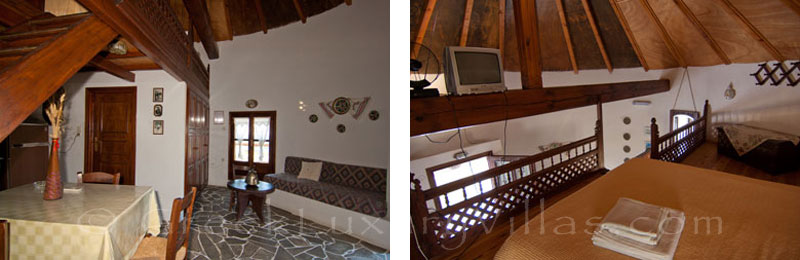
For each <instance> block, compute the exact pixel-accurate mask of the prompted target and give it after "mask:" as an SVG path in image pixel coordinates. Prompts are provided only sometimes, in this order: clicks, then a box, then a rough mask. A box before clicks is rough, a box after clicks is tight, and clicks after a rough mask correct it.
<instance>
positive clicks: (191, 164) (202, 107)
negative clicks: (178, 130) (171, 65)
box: [184, 89, 210, 191]
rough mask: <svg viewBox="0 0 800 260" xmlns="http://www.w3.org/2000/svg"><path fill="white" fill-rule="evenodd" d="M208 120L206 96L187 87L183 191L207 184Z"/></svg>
mask: <svg viewBox="0 0 800 260" xmlns="http://www.w3.org/2000/svg"><path fill="white" fill-rule="evenodd" d="M209 120H210V118H209V106H208V97H207V96H205V95H204V94H202V93H199V92H196V91H192V89H187V90H186V160H185V161H186V168H185V173H184V189H185V190H184V191H188V190H191V188H192V187H196V188H197V190H202V189H203V188H204V187H205V186H206V185H208V152H209V151H208V144H209V134H208V133H209V131H208V129H209V124H210V122H209Z"/></svg>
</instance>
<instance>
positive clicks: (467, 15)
mask: <svg viewBox="0 0 800 260" xmlns="http://www.w3.org/2000/svg"><path fill="white" fill-rule="evenodd" d="M473 4H474V0H467V3H466V6H465V7H464V20H463V21H462V22H461V39H460V40H459V41H458V46H467V37H469V21H470V19H471V18H472V5H473Z"/></svg>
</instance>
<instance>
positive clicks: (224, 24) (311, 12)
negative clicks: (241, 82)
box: [170, 0, 348, 41]
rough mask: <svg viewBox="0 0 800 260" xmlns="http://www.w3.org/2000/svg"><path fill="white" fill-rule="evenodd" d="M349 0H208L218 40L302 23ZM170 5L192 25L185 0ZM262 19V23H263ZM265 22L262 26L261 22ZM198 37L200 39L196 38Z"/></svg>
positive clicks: (212, 24) (180, 18) (185, 23)
mask: <svg viewBox="0 0 800 260" xmlns="http://www.w3.org/2000/svg"><path fill="white" fill-rule="evenodd" d="M346 2H348V1H345V0H206V3H207V5H208V12H209V16H210V18H211V27H212V29H213V30H214V38H216V40H217V41H226V40H231V39H233V36H238V35H246V34H251V33H255V32H265V33H266V32H268V31H269V30H270V29H274V28H278V27H281V26H284V25H288V24H290V23H294V22H303V23H305V20H306V19H308V18H309V17H313V16H315V15H318V14H321V13H323V12H325V11H327V10H330V9H332V8H334V7H337V6H339V5H341V4H343V3H346ZM170 5H172V9H174V10H175V13H176V14H177V15H178V19H179V20H180V21H181V24H183V26H184V28H185V29H187V30H188V28H189V15H188V13H187V12H186V8H184V5H183V0H170ZM262 21H263V22H262ZM262 24H263V25H262ZM196 40H197V39H196Z"/></svg>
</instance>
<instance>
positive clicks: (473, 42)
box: [410, 0, 800, 71]
mask: <svg viewBox="0 0 800 260" xmlns="http://www.w3.org/2000/svg"><path fill="white" fill-rule="evenodd" d="M429 1H435V4H434V5H433V6H432V7H433V8H431V9H429V10H430V18H429V19H428V21H427V22H428V23H427V26H426V27H425V28H421V25H422V24H423V23H424V22H425V21H424V20H425V19H424V18H425V12H426V8H427V7H428V4H429V3H432V2H429ZM512 1H513V0H438V1H436V0H412V1H411V19H410V21H411V41H412V42H414V41H416V40H417V39H419V38H420V36H421V33H423V32H424V36H423V37H422V41H421V42H422V44H423V45H425V46H426V47H428V48H430V49H431V50H432V51H433V52H434V53H435V54H436V55H437V56H439V57H440V58H441V53H442V50H443V49H444V46H454V45H460V43H461V41H460V40H461V38H462V37H465V36H464V34H465V33H466V41H465V44H464V45H465V46H474V47H488V48H501V49H502V50H503V55H504V61H503V64H504V68H505V69H506V70H508V71H519V69H520V67H519V57H518V52H517V46H516V42H517V40H516V36H515V28H514V17H513V15H514V12H513V4H512ZM470 8H471V9H470ZM468 9H470V10H471V11H470V12H469V15H466V13H465V10H468ZM536 13H537V21H538V29H539V40H540V46H541V62H542V68H543V70H545V71H568V70H576V69H577V70H586V69H614V68H631V67H644V68H645V69H664V68H675V67H683V66H710V65H717V64H728V63H751V62H762V61H767V60H787V59H798V58H800V1H798V0H759V1H752V0H536ZM465 17H469V19H465ZM501 17H502V18H501ZM465 24H467V26H466V28H468V29H467V30H462V28H464V27H465V26H464V25H465ZM501 26H502V28H501ZM501 33H502V35H501ZM598 38H599V39H600V40H599V41H598ZM501 44H502V46H501ZM609 67H610V68H609Z"/></svg>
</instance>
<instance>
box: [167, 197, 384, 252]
mask: <svg viewBox="0 0 800 260" xmlns="http://www.w3.org/2000/svg"><path fill="white" fill-rule="evenodd" d="M229 202H230V191H229V190H228V189H227V188H226V187H217V186H209V187H207V188H206V189H204V190H203V192H202V193H200V196H198V197H197V199H196V200H195V206H194V217H193V218H192V227H191V233H190V236H191V241H190V242H189V257H188V259H193V260H194V259H389V253H388V252H386V250H383V249H381V248H379V247H376V246H373V245H370V244H367V243H366V242H363V241H360V240H358V239H356V238H353V237H351V236H348V235H346V234H343V233H341V232H338V231H335V230H333V229H331V228H328V227H325V226H322V225H319V224H317V223H314V222H311V221H309V220H305V219H303V218H301V217H299V216H296V215H292V214H291V213H289V212H287V211H284V210H281V209H278V208H274V207H265V208H264V225H260V224H259V223H258V217H256V215H255V214H254V213H253V212H252V210H251V209H250V208H248V209H247V211H245V213H244V215H243V216H242V219H240V220H239V221H236V213H235V210H234V211H229V210H228V205H229ZM165 221H166V220H165ZM164 230H166V227H164ZM166 233H167V232H166V231H164V232H162V233H161V236H166Z"/></svg>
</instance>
